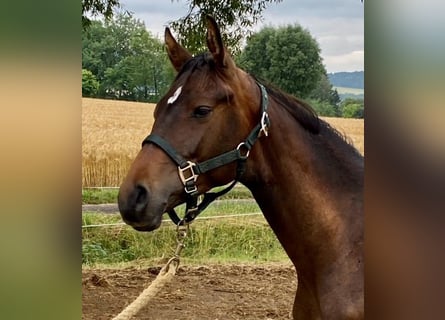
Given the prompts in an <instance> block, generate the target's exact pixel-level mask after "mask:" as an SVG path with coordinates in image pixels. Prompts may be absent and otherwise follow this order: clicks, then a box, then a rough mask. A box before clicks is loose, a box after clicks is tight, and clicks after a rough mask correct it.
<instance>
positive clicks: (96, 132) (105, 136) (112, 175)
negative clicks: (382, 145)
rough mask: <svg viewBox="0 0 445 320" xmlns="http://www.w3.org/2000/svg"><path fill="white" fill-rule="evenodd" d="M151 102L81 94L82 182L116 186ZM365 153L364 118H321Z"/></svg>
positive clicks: (144, 128) (145, 128)
mask: <svg viewBox="0 0 445 320" xmlns="http://www.w3.org/2000/svg"><path fill="white" fill-rule="evenodd" d="M154 108H155V105H154V104H150V103H139V102H128V101H117V100H102V99H91V98H82V186H83V187H99V186H100V187H103V186H119V185H120V183H121V182H122V179H123V178H124V177H125V175H126V173H127V171H128V168H129V167H130V164H131V162H132V161H133V159H134V157H135V156H136V154H137V153H138V151H139V150H140V148H141V142H142V140H143V139H144V138H145V137H146V136H147V135H148V134H149V133H150V130H151V127H152V125H153V111H154ZM323 119H324V120H325V121H327V122H328V123H330V124H331V125H332V126H333V127H335V128H336V129H337V130H339V131H340V132H341V133H343V134H345V135H346V136H348V137H349V138H350V140H351V141H352V142H353V144H354V146H355V147H356V148H357V149H358V150H359V151H360V152H361V153H362V154H364V139H363V132H364V121H363V119H342V118H323Z"/></svg>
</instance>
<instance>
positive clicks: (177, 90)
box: [167, 86, 182, 104]
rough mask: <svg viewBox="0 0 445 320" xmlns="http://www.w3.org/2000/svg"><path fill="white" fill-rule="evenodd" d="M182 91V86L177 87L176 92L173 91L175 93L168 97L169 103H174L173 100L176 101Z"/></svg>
mask: <svg viewBox="0 0 445 320" xmlns="http://www.w3.org/2000/svg"><path fill="white" fill-rule="evenodd" d="M181 91H182V86H180V87H179V88H178V89H176V91H175V93H173V95H172V96H171V97H170V98H168V100H167V103H168V104H172V103H173V102H175V101H176V99H178V97H179V95H180V94H181Z"/></svg>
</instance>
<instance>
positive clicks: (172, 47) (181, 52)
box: [164, 28, 192, 72]
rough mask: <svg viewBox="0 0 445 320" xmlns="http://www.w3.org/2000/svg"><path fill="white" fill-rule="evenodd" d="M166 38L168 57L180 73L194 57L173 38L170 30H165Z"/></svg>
mask: <svg viewBox="0 0 445 320" xmlns="http://www.w3.org/2000/svg"><path fill="white" fill-rule="evenodd" d="M164 38H165V46H166V47H167V53H168V57H169V58H170V61H171V63H172V64H173V67H174V68H175V70H176V71H177V72H179V70H181V68H182V66H183V65H184V64H185V63H186V62H187V61H189V60H190V59H191V58H192V55H191V54H190V52H188V51H187V49H185V48H184V47H182V46H181V45H180V44H179V43H178V42H177V41H176V40H175V38H173V35H172V34H171V32H170V29H169V28H165V35H164Z"/></svg>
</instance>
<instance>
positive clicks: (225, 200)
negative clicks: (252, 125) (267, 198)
mask: <svg viewBox="0 0 445 320" xmlns="http://www.w3.org/2000/svg"><path fill="white" fill-rule="evenodd" d="M235 188H246V187H245V186H243V185H236V186H235ZM82 189H105V190H109V189H119V187H113V186H111V187H110V186H102V187H97V186H96V187H83V188H82ZM236 201H242V202H244V201H246V202H254V201H255V200H254V199H252V198H250V199H220V200H217V201H216V202H236ZM105 205H106V204H105ZM85 206H89V205H88V204H87V205H85ZM92 206H101V205H92ZM100 212H102V210H100V209H99V210H94V211H92V213H100ZM104 212H105V211H104ZM108 213H110V212H108ZM113 213H114V212H113ZM116 213H117V212H116ZM262 214H263V213H262V212H250V213H237V214H222V215H212V216H207V217H197V218H196V219H195V220H201V221H203V220H215V219H228V218H241V217H249V216H259V215H262ZM166 222H170V223H171V220H170V219H163V220H162V223H166ZM122 226H127V224H125V223H124V222H116V223H102V224H87V225H82V229H87V228H104V227H122Z"/></svg>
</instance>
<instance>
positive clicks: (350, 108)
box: [340, 98, 365, 119]
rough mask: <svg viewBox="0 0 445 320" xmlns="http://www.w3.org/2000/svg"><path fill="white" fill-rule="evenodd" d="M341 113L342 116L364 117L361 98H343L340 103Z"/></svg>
mask: <svg viewBox="0 0 445 320" xmlns="http://www.w3.org/2000/svg"><path fill="white" fill-rule="evenodd" d="M340 108H341V114H342V117H343V118H360V119H362V118H363V117H364V113H365V107H364V103H363V100H361V99H351V98H348V99H345V100H344V101H343V102H342V103H341V105H340Z"/></svg>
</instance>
